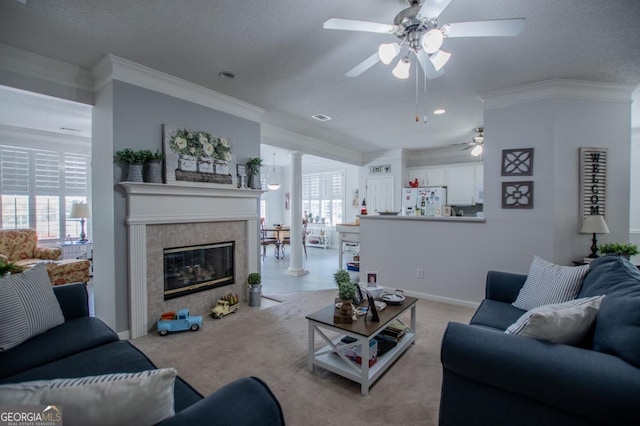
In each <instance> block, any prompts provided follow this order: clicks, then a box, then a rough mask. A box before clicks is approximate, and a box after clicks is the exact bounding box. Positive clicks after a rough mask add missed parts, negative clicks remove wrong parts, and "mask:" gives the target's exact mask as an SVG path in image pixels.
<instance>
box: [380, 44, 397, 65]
mask: <svg viewBox="0 0 640 426" xmlns="http://www.w3.org/2000/svg"><path fill="white" fill-rule="evenodd" d="M398 53H400V45H399V44H398V43H383V44H381V45H380V47H379V48H378V56H379V57H380V60H381V61H382V63H383V64H385V65H389V64H390V63H391V61H393V58H395V57H396V56H398Z"/></svg>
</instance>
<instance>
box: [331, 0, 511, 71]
mask: <svg viewBox="0 0 640 426" xmlns="http://www.w3.org/2000/svg"><path fill="white" fill-rule="evenodd" d="M450 2H451V0H407V3H408V4H409V7H408V8H406V9H404V10H402V11H400V13H398V14H397V15H396V16H395V18H394V20H393V25H389V24H380V23H376V22H368V21H358V20H354V19H342V18H331V19H328V20H327V21H326V22H325V23H324V25H323V28H325V29H331V30H347V31H364V32H372V33H378V34H390V35H394V36H396V37H397V38H398V39H399V40H400V42H399V43H383V44H381V45H380V46H379V48H378V54H377V55H376V54H374V55H372V56H370V57H368V58H367V59H365V60H364V61H362V62H361V63H360V64H358V65H356V66H355V67H354V68H352V69H351V70H349V71H348V72H347V74H346V75H347V76H348V77H357V76H359V75H360V74H362V73H363V72H365V71H366V70H368V69H369V68H371V67H373V66H374V65H375V64H377V63H378V62H382V63H383V64H385V65H388V64H389V63H391V61H392V60H393V59H394V58H395V57H396V56H398V54H399V53H400V49H401V47H402V46H403V45H406V46H407V47H408V49H409V53H408V54H407V56H405V57H404V58H402V59H401V60H400V61H399V62H398V64H397V65H396V67H395V68H394V69H393V71H392V73H393V75H394V76H396V77H398V76H397V75H396V74H397V73H400V75H402V77H398V78H408V75H407V77H404V75H405V74H404V72H400V70H404V69H405V67H406V64H405V63H406V62H407V61H409V55H410V54H411V52H413V53H414V55H415V56H416V58H417V62H418V63H419V64H420V67H421V68H422V70H423V71H424V73H425V76H426V78H427V79H434V78H438V77H440V76H441V75H442V71H441V70H442V67H444V66H445V64H446V63H447V61H448V60H449V58H450V57H451V54H450V53H449V52H445V51H443V50H441V49H440V48H441V47H442V45H443V44H444V41H445V39H447V38H453V37H508V36H516V35H518V34H519V33H520V32H521V31H522V29H523V28H524V18H515V19H497V20H487V21H473V22H459V23H449V24H444V25H442V26H439V25H438V16H440V14H441V13H442V11H443V10H444V9H445V8H446V7H447V6H448V5H449V3H450ZM427 59H429V61H427ZM398 66H400V69H398ZM396 70H398V71H396Z"/></svg>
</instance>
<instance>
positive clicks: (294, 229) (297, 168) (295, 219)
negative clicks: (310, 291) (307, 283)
mask: <svg viewBox="0 0 640 426" xmlns="http://www.w3.org/2000/svg"><path fill="white" fill-rule="evenodd" d="M290 183H291V185H290V188H291V210H289V211H290V212H291V217H290V221H289V222H290V223H291V255H290V257H289V259H290V263H289V268H288V269H287V274H289V275H295V276H300V275H305V274H308V273H309V271H307V270H306V269H303V268H302V153H300V152H298V151H293V152H292V153H291V182H290Z"/></svg>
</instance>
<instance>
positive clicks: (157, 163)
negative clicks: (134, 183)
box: [142, 149, 165, 183]
mask: <svg viewBox="0 0 640 426" xmlns="http://www.w3.org/2000/svg"><path fill="white" fill-rule="evenodd" d="M142 152H143V154H144V157H145V166H146V170H145V173H144V181H145V182H148V183H162V160H163V159H164V157H165V155H164V152H162V151H160V150H156V151H155V152H152V151H151V150H148V149H145V150H143V151H142Z"/></svg>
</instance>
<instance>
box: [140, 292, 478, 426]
mask: <svg viewBox="0 0 640 426" xmlns="http://www.w3.org/2000/svg"><path fill="white" fill-rule="evenodd" d="M335 295H336V292H335V290H323V291H312V292H304V293H293V294H285V295H279V296H276V298H277V299H278V300H281V301H282V303H277V304H273V306H270V307H268V308H264V309H260V308H256V307H249V306H247V305H246V304H243V306H242V307H241V309H240V311H239V312H237V313H235V314H233V315H230V316H228V317H225V318H223V319H221V320H214V319H211V318H210V317H207V318H206V319H205V323H204V325H203V327H202V329H201V330H200V331H198V332H184V333H177V334H170V335H169V336H167V337H159V336H158V335H157V334H150V335H148V336H145V337H141V338H138V339H135V340H133V344H134V345H136V346H137V347H138V348H139V349H140V350H142V351H143V352H144V353H145V354H147V355H148V356H149V357H150V358H151V359H152V360H153V361H154V362H155V363H156V365H158V366H159V367H175V368H177V370H178V374H179V375H180V376H181V377H183V378H184V379H185V380H186V381H187V382H189V383H190V384H191V385H192V386H194V387H195V388H196V389H197V390H198V391H199V392H201V393H202V394H204V395H207V394H209V393H211V392H213V391H215V390H216V389H218V388H219V387H221V386H223V385H224V384H226V383H229V382H230V381H232V380H234V379H237V378H240V377H244V376H257V377H260V378H261V379H263V380H264V381H265V382H266V383H267V384H268V385H269V386H270V388H271V389H272V390H273V392H274V393H275V395H276V396H277V398H278V400H279V401H280V403H281V404H282V408H283V410H284V414H285V418H286V422H287V424H288V425H292V426H297V425H334V424H335V425H344V426H346V425H349V426H354V425H436V424H437V418H438V404H439V399H440V384H441V365H440V358H439V354H440V341H441V338H442V334H443V332H444V329H445V327H446V325H447V323H448V322H449V321H459V322H468V321H469V319H470V318H471V315H472V314H473V309H470V308H464V307H459V306H451V305H446V304H442V303H437V302H431V301H426V300H420V301H419V302H418V307H417V324H416V329H417V330H416V342H415V344H414V345H413V346H412V347H410V348H409V349H408V351H407V352H405V354H404V355H402V356H401V357H400V358H399V359H398V360H397V361H396V363H395V364H394V365H393V366H392V367H391V368H390V369H389V370H388V371H387V372H386V373H385V374H384V375H383V376H382V377H381V378H380V379H378V381H377V382H376V383H374V385H373V386H372V387H371V389H370V393H369V395H368V396H362V395H361V394H360V385H359V384H357V383H355V382H351V381H350V380H347V379H344V378H342V377H340V376H337V375H335V374H333V373H331V372H329V371H326V370H324V369H319V368H317V367H316V371H315V373H311V372H310V371H309V370H308V368H307V344H308V328H307V327H308V325H307V320H306V319H305V316H306V315H308V314H310V313H312V312H314V311H315V310H318V309H320V308H322V307H324V306H326V305H328V304H330V303H332V302H333V300H334V297H335ZM406 320H407V321H408V320H409V314H408V313H407V315H406ZM317 340H318V339H316V341H317Z"/></svg>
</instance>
